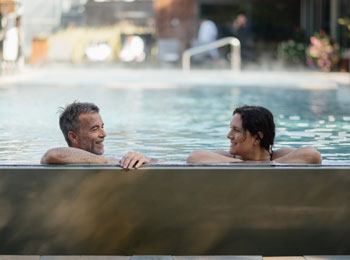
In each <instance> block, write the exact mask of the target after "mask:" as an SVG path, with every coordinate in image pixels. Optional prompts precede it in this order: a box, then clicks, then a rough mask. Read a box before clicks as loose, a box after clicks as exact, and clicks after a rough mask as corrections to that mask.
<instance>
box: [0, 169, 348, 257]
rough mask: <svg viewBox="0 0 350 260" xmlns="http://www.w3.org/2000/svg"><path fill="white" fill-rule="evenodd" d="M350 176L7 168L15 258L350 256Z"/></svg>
mask: <svg viewBox="0 0 350 260" xmlns="http://www.w3.org/2000/svg"><path fill="white" fill-rule="evenodd" d="M349 192H350V167H349V166H346V167H322V166H319V167H314V166H309V167H295V166H293V167H273V166H266V165H265V166H244V165H241V166H212V167H210V166H201V167H200V166H176V167H174V166H149V167H144V168H141V169H138V170H131V171H125V170H121V169H120V168H117V167H108V166H105V167H103V166H102V167H101V166H100V167H97V166H92V167H91V166H90V167H89V166H72V167H69V166H66V167H57V166H51V167H47V166H46V167H45V166H42V167H40V166H38V167H23V166H22V167H4V166H3V167H0V252H1V254H5V255H6V254H7V255H335V254H343V255H349V254H350V247H349V245H350V235H349V234H350V214H349V213H350V212H349V210H350V207H349Z"/></svg>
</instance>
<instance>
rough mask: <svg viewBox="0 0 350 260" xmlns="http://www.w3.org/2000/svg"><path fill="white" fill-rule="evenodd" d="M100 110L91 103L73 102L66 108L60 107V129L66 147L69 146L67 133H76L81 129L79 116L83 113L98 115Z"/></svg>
mask: <svg viewBox="0 0 350 260" xmlns="http://www.w3.org/2000/svg"><path fill="white" fill-rule="evenodd" d="M99 111H100V109H99V108H98V106H96V105H95V104H93V103H86V102H84V103H80V102H77V101H74V102H73V103H72V104H70V105H68V106H66V108H63V107H60V108H59V113H60V128H61V131H62V133H63V136H64V138H65V139H66V142H67V144H68V146H71V141H70V140H69V138H68V132H69V131H73V132H75V133H78V132H79V130H80V127H81V122H80V120H79V116H80V115H81V114H83V113H98V112H99Z"/></svg>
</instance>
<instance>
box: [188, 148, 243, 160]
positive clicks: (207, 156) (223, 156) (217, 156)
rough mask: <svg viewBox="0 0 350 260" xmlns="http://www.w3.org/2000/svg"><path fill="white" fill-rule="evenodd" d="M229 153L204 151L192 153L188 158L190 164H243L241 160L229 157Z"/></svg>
mask: <svg viewBox="0 0 350 260" xmlns="http://www.w3.org/2000/svg"><path fill="white" fill-rule="evenodd" d="M228 155H230V154H229V153H228V152H225V151H215V152H208V151H203V150H197V151H193V152H191V154H190V155H189V156H188V157H187V160H186V161H187V162H188V163H227V162H243V161H242V160H240V159H237V158H232V156H231V155H230V156H231V157H229V156H228Z"/></svg>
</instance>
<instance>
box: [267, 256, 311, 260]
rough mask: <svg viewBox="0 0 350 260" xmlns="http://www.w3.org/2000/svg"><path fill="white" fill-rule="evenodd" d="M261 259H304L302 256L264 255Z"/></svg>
mask: <svg viewBox="0 0 350 260" xmlns="http://www.w3.org/2000/svg"><path fill="white" fill-rule="evenodd" d="M263 260H305V258H304V257H302V256H264V257H263Z"/></svg>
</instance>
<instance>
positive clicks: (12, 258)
mask: <svg viewBox="0 0 350 260" xmlns="http://www.w3.org/2000/svg"><path fill="white" fill-rule="evenodd" d="M0 260H40V256H39V255H0Z"/></svg>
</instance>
